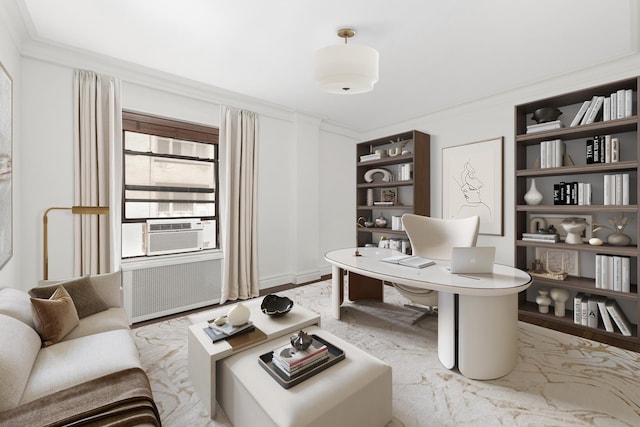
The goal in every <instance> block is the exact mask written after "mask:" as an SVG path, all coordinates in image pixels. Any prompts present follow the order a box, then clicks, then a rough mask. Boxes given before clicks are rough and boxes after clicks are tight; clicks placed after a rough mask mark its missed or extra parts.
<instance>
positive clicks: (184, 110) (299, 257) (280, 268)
mask: <svg viewBox="0 0 640 427" xmlns="http://www.w3.org/2000/svg"><path fill="white" fill-rule="evenodd" d="M43 52H46V58H47V59H46V60H45V59H43V58H42V57H44V56H45V54H44V53H43ZM76 64H78V65H76ZM76 67H78V68H86V69H93V70H95V71H97V72H99V73H105V74H110V75H114V76H116V77H118V78H120V79H121V80H122V106H123V108H125V109H129V110H134V111H140V112H145V113H151V114H156V115H161V116H165V117H172V118H177V119H181V120H186V121H190V122H195V123H202V124H207V125H212V126H219V124H220V122H219V120H220V118H219V114H220V106H221V104H223V103H225V102H226V103H229V101H230V100H231V101H233V99H230V98H229V96H228V95H226V96H225V97H217V96H216V93H215V92H214V91H211V92H207V90H206V88H201V90H196V89H197V88H196V89H194V85H195V84H194V83H192V82H178V83H176V82H175V81H173V80H171V79H169V78H167V79H166V80H165V78H166V76H160V77H158V76H155V75H152V76H151V77H150V76H149V75H148V74H147V71H146V70H140V71H132V70H131V68H128V69H126V70H124V69H120V68H119V67H118V66H117V64H116V65H113V64H111V63H110V64H107V65H105V63H103V62H101V61H92V58H87V57H84V56H82V55H78V54H77V53H69V52H68V51H57V50H56V49H53V48H52V49H51V50H46V51H38V53H37V54H29V55H27V56H24V57H23V59H22V68H23V70H22V78H23V81H24V82H25V84H24V86H25V90H24V93H23V94H22V99H23V103H24V117H23V121H22V122H23V125H22V128H23V137H22V145H23V147H24V150H25V151H26V152H29V153H31V155H30V156H29V157H28V158H25V160H24V161H23V162H22V168H23V171H24V173H23V174H22V180H21V181H22V188H23V191H24V194H25V195H26V196H27V197H24V198H23V202H22V208H21V213H20V215H21V217H22V218H24V222H23V225H22V227H21V228H20V235H21V241H23V242H24V248H23V250H22V253H23V262H22V265H21V270H22V276H23V285H22V287H23V288H25V289H28V288H30V287H31V286H33V284H35V283H36V282H37V280H38V279H40V278H42V266H41V265H42V254H41V248H42V214H43V212H44V210H45V209H46V208H47V207H50V206H71V205H72V203H73V145H72V144H73V129H72V124H73V117H72V107H73V99H72V94H73V70H74V68H76ZM235 102H236V104H235V105H234V104H232V103H230V105H233V106H236V107H241V108H247V109H251V110H253V111H256V112H257V113H258V115H259V126H258V129H259V146H258V257H259V267H258V274H259V277H260V282H261V287H262V288H268V287H271V286H277V285H281V284H286V283H301V282H305V281H308V280H312V279H317V278H319V277H320V275H321V274H322V271H324V272H326V271H327V268H326V265H324V264H323V263H322V262H321V254H320V252H319V250H318V247H319V244H318V241H319V236H320V235H323V236H324V238H325V239H329V240H331V239H332V237H331V236H340V234H338V233H339V231H338V230H334V229H333V228H331V229H329V230H327V232H325V233H323V232H321V230H320V229H319V227H320V223H319V222H320V221H319V218H320V214H319V209H318V205H319V199H320V196H319V192H320V191H321V184H320V178H319V174H320V172H319V167H320V166H319V163H318V157H319V151H320V149H321V148H320V140H321V139H322V140H323V141H329V142H331V141H333V140H334V139H341V140H342V139H343V138H342V137H340V136H339V134H338V133H335V132H331V133H327V132H324V131H321V130H320V125H321V123H320V121H319V120H318V119H315V118H312V117H307V116H301V117H298V116H297V115H295V114H292V113H291V112H288V111H284V110H277V109H274V108H273V107H272V106H269V107H268V108H265V107H263V106H262V105H260V103H259V102H255V103H253V104H252V103H251V102H247V100H246V99H240V100H236V101H235ZM321 136H322V138H321ZM346 147H347V148H348V146H346ZM333 151H334V153H335V154H336V155H337V154H339V153H338V152H336V150H333ZM350 181H353V180H350ZM71 230H72V219H71V214H70V213H68V212H65V211H56V212H51V213H50V214H49V277H50V278H65V277H70V276H71V274H72V262H73V261H72V260H73V246H72V239H71V238H70V236H71V233H72V231H71ZM340 237H341V236H340ZM332 246H335V245H332ZM323 269H324V270H323Z"/></svg>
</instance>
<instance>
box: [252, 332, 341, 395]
mask: <svg viewBox="0 0 640 427" xmlns="http://www.w3.org/2000/svg"><path fill="white" fill-rule="evenodd" d="M311 337H312V338H313V340H314V341H317V342H319V343H321V344H324V345H326V346H327V349H328V350H329V358H328V359H326V360H325V361H324V362H322V363H320V364H318V365H313V366H310V367H309V368H307V369H305V370H303V371H302V372H300V373H298V374H296V375H295V376H294V377H293V378H289V375H287V374H286V373H284V372H282V371H281V370H280V369H278V367H276V366H275V365H274V364H273V362H272V361H271V360H272V359H273V351H270V352H269V353H265V354H263V355H261V356H260V357H259V358H258V363H260V366H262V367H263V368H264V370H265V371H267V372H268V373H269V375H271V376H272V377H273V379H275V380H276V381H277V382H278V384H280V385H281V386H282V387H284V388H291V387H293V386H295V385H298V384H300V383H301V382H303V381H305V380H307V379H309V378H311V377H312V376H314V375H316V374H318V373H319V372H322V371H324V370H325V369H327V368H328V367H330V366H333V365H335V364H336V363H338V362H339V361H341V360H343V359H344V351H342V350H341V349H340V348H338V347H336V346H335V345H333V344H331V343H330V342H328V341H326V340H324V339H322V338H320V337H319V336H317V335H315V334H314V335H311Z"/></svg>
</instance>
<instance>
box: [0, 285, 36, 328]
mask: <svg viewBox="0 0 640 427" xmlns="http://www.w3.org/2000/svg"><path fill="white" fill-rule="evenodd" d="M0 314H6V315H7V316H11V317H13V318H14V319H18V320H20V321H22V322H24V323H26V324H27V325H29V326H31V327H32V328H35V325H34V324H33V316H32V315H31V300H30V298H29V294H28V293H26V292H25V291H22V290H20V289H13V288H3V289H0Z"/></svg>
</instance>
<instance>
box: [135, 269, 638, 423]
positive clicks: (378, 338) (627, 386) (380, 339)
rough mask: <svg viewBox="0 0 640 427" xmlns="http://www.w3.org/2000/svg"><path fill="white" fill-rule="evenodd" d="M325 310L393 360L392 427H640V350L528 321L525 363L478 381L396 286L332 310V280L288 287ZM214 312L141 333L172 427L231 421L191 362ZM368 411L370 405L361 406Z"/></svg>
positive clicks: (330, 324)
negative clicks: (209, 402)
mask: <svg viewBox="0 0 640 427" xmlns="http://www.w3.org/2000/svg"><path fill="white" fill-rule="evenodd" d="M279 294H280V295H286V296H288V297H289V298H291V299H292V300H293V301H294V303H295V304H300V305H302V306H304V307H307V308H309V309H311V310H314V311H316V312H317V313H319V314H320V316H321V324H322V325H321V326H322V327H323V328H324V329H326V330H328V331H330V332H332V333H333V334H335V335H337V336H339V337H341V338H343V339H345V340H348V341H350V342H351V343H353V344H355V345H356V346H358V347H360V348H361V349H363V350H364V351H366V352H368V353H370V354H372V355H374V356H375V357H377V358H379V359H381V360H383V361H384V362H386V363H388V364H389V365H390V366H391V367H392V370H393V420H392V421H391V422H390V423H389V424H388V425H387V427H415V426H418V427H421V426H458V425H465V426H483V427H484V426H603V427H605V426H606V427H609V426H612V427H614V426H638V425H640V380H639V379H638V378H639V375H640V355H639V354H638V353H634V352H631V351H627V350H622V349H619V348H616V347H612V346H608V345H605V344H602V343H598V342H594V341H591V340H587V339H582V338H578V337H574V336H571V335H567V334H563V333H560V332H556V331H552V330H548V329H545V328H540V327H538V326H534V325H530V324H527V323H522V322H520V323H519V359H518V364H517V365H516V367H515V369H514V370H513V371H512V372H511V373H509V374H508V375H506V376H505V377H503V378H500V379H497V380H492V381H475V380H470V379H468V378H465V377H463V376H462V375H460V374H459V373H458V372H457V371H456V370H449V369H446V368H444V367H443V366H442V365H441V364H440V362H439V361H438V356H437V318H436V317H430V318H426V319H424V320H422V321H420V322H419V323H418V324H417V325H411V321H412V320H413V319H414V318H415V317H416V316H417V315H418V314H417V313H416V312H414V311H412V310H409V309H407V308H405V307H404V306H403V304H404V303H405V302H407V301H406V300H405V299H404V298H403V297H402V296H400V295H399V294H398V293H397V292H396V291H395V289H393V288H392V287H385V290H384V302H364V303H352V302H348V301H347V302H345V303H344V305H343V308H342V315H341V319H340V320H336V319H334V318H333V317H332V316H331V307H330V306H331V298H330V294H331V284H330V282H328V281H323V282H318V283H314V284H311V285H305V286H300V287H297V288H294V289H291V290H288V291H284V292H280V293H279ZM206 318H207V313H206V311H205V312H202V313H196V314H192V315H190V316H182V317H178V318H174V319H170V320H166V321H162V322H158V323H154V324H150V325H146V326H143V327H139V328H135V329H133V331H132V332H133V334H134V336H135V339H136V344H137V346H138V350H139V352H140V357H141V360H142V365H143V367H144V369H145V370H146V372H147V374H148V375H149V377H150V380H151V386H152V389H153V394H154V398H155V400H156V403H157V405H158V407H159V410H160V415H161V418H162V422H163V425H164V426H166V427H172V426H176V427H177V426H215V427H222V426H224V427H230V426H231V423H230V422H229V420H228V419H227V418H226V416H225V415H224V413H223V412H222V411H221V410H220V409H219V408H218V411H217V414H216V416H215V418H214V419H213V420H211V419H209V416H208V414H207V413H206V411H205V409H204V406H203V404H202V403H201V402H200V399H199V397H198V396H197V394H196V393H195V392H194V391H193V387H192V385H191V382H190V381H189V376H188V368H187V327H188V326H189V325H190V324H192V322H196V321H201V320H203V319H206ZM354 410H366V408H354Z"/></svg>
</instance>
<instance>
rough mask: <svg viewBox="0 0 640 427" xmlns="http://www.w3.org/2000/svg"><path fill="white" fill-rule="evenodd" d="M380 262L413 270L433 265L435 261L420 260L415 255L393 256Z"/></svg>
mask: <svg viewBox="0 0 640 427" xmlns="http://www.w3.org/2000/svg"><path fill="white" fill-rule="evenodd" d="M380 261H382V262H388V263H391V264H398V265H404V266H407V267H413V268H424V267H428V266H430V265H433V264H435V261H433V260H431V259H427V258H422V257H419V256H416V255H394V256H390V257H387V258H382V259H381V260H380Z"/></svg>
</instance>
